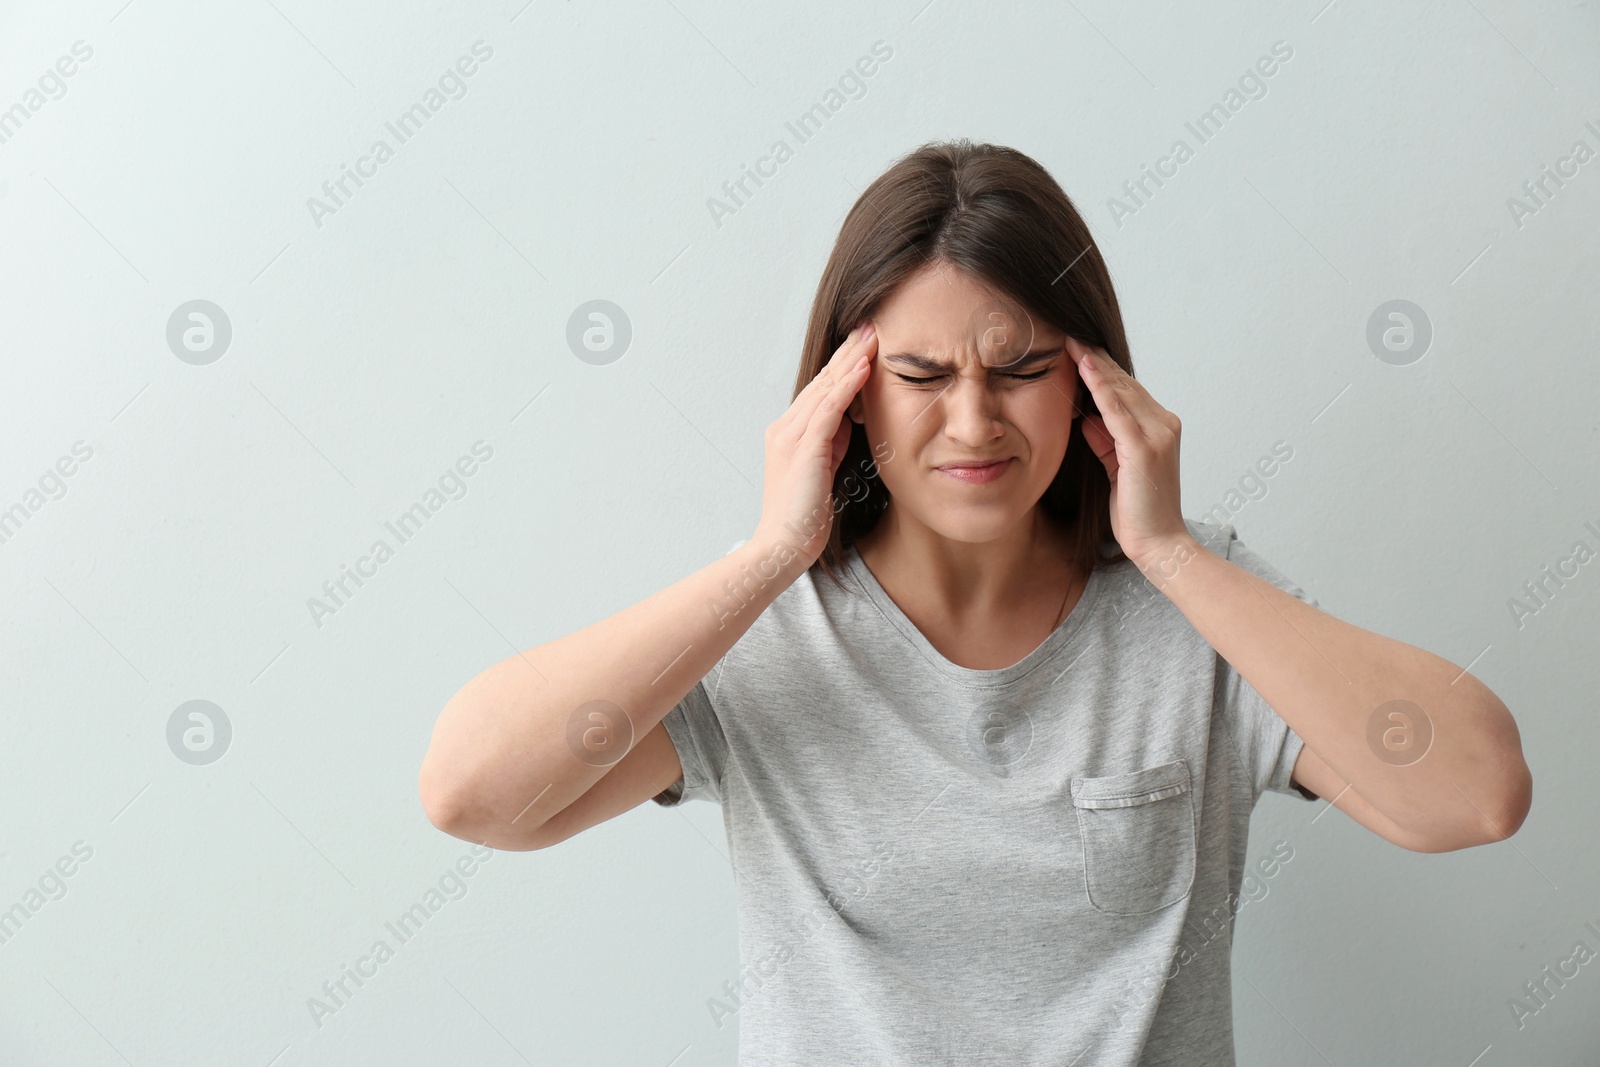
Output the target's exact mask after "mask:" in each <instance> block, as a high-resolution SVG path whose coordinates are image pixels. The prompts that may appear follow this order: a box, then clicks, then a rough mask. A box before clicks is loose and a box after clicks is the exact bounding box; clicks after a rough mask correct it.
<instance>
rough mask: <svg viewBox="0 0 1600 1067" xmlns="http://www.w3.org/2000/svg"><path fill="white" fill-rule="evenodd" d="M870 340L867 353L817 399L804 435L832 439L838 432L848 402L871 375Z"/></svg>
mask: <svg viewBox="0 0 1600 1067" xmlns="http://www.w3.org/2000/svg"><path fill="white" fill-rule="evenodd" d="M871 341H872V339H870V338H869V339H868V348H869V351H868V352H863V353H861V354H860V355H859V356H857V357H856V362H854V363H852V364H850V366H849V367H847V368H846V369H845V370H844V371H843V372H842V373H841V374H840V375H839V377H838V378H837V379H836V380H835V381H834V383H833V385H832V387H831V388H829V389H828V390H827V391H826V392H824V393H822V394H821V395H820V396H819V397H818V398H817V406H816V410H815V411H813V412H812V413H811V418H810V421H808V422H807V423H806V431H805V432H806V434H807V435H810V434H820V435H822V436H824V437H828V438H832V437H833V435H834V434H835V433H836V432H838V429H839V426H840V424H841V422H842V421H843V419H844V409H845V408H847V407H849V406H850V401H851V400H853V399H855V395H856V394H857V393H859V392H860V391H861V387H862V386H863V385H864V384H866V381H867V378H868V377H869V376H870V375H871V373H872V358H871V354H870V347H871Z"/></svg>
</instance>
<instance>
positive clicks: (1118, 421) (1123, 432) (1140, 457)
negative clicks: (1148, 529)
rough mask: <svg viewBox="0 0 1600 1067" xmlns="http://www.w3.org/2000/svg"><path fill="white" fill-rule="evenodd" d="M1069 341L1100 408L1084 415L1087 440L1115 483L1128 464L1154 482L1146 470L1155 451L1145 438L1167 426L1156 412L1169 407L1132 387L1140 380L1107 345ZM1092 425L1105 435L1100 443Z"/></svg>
mask: <svg viewBox="0 0 1600 1067" xmlns="http://www.w3.org/2000/svg"><path fill="white" fill-rule="evenodd" d="M1067 345H1068V348H1069V350H1071V351H1072V352H1073V356H1074V358H1076V359H1077V360H1078V369H1079V375H1080V377H1082V378H1083V382H1084V385H1086V386H1087V387H1088V389H1089V392H1090V394H1091V395H1093V397H1094V402H1095V407H1097V408H1099V410H1100V414H1099V416H1098V417H1096V416H1088V417H1086V418H1085V419H1084V440H1085V441H1087V442H1089V447H1090V448H1091V449H1092V450H1093V451H1094V453H1095V455H1096V456H1098V457H1099V459H1100V461H1101V462H1102V463H1104V464H1105V467H1106V474H1107V475H1108V476H1109V477H1110V478H1111V479H1112V481H1113V483H1115V480H1116V477H1117V475H1118V474H1119V473H1120V472H1121V471H1122V469H1123V468H1127V469H1128V470H1131V471H1133V472H1134V473H1135V474H1137V475H1138V476H1139V477H1141V478H1143V479H1144V480H1145V481H1146V482H1148V483H1149V484H1150V485H1152V486H1154V485H1155V484H1156V483H1155V481H1154V480H1153V479H1152V478H1151V477H1150V475H1149V474H1147V473H1146V472H1145V470H1144V468H1145V466H1147V462H1146V460H1147V457H1149V456H1151V455H1152V453H1151V449H1150V446H1149V445H1148V443H1147V440H1146V439H1147V438H1148V437H1149V436H1151V434H1152V433H1154V432H1156V426H1157V425H1158V424H1159V425H1160V426H1162V427H1163V428H1165V426H1166V424H1165V423H1164V422H1163V421H1162V420H1161V419H1160V418H1158V416H1157V415H1156V414H1155V413H1156V412H1160V413H1162V414H1165V413H1166V409H1165V408H1163V407H1161V406H1160V405H1159V404H1157V403H1156V402H1155V399H1154V398H1153V397H1151V396H1150V394H1149V393H1147V392H1145V390H1144V387H1143V386H1139V387H1138V391H1137V392H1133V391H1132V390H1131V389H1129V387H1128V386H1129V385H1138V383H1137V382H1135V381H1134V378H1133V376H1132V375H1131V374H1128V373H1127V372H1126V371H1123V370H1122V368H1120V367H1118V366H1117V365H1116V363H1115V361H1113V360H1112V359H1111V357H1110V356H1109V355H1107V354H1106V352H1105V350H1104V349H1101V348H1095V347H1094V346H1092V345H1085V344H1083V343H1082V342H1080V341H1077V340H1075V339H1073V338H1068V339H1067ZM1108 365H1109V367H1110V368H1114V369H1115V370H1116V371H1117V372H1118V373H1120V374H1121V375H1122V377H1123V378H1124V379H1126V383H1125V384H1120V385H1119V384H1118V380H1116V379H1112V378H1111V373H1110V370H1108V369H1106V368H1107V366H1108ZM1097 423H1098V425H1097ZM1147 426H1148V427H1149V429H1148V430H1147V429H1146V427H1147ZM1091 429H1092V430H1093V431H1094V433H1095V436H1097V437H1100V438H1102V439H1103V442H1104V443H1103V444H1097V443H1096V441H1095V438H1094V437H1091V436H1090V434H1089V431H1090V430H1091ZM1119 445H1121V447H1120V448H1119V447H1118V446H1119Z"/></svg>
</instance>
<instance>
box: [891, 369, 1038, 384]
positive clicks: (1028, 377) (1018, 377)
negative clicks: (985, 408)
mask: <svg viewBox="0 0 1600 1067" xmlns="http://www.w3.org/2000/svg"><path fill="white" fill-rule="evenodd" d="M1054 369H1055V368H1054V367H1052V368H1050V370H1054ZM1050 370H1041V371H1035V372H1034V373H1032V374H1002V375H1001V377H1002V378H1011V379H1013V380H1015V381H1019V382H1036V381H1038V380H1039V379H1040V378H1043V377H1044V376H1045V375H1047V374H1049V373H1050ZM892 373H893V374H894V376H895V377H896V378H899V379H900V380H901V381H903V382H911V383H912V384H913V385H927V384H928V383H929V382H936V381H938V380H939V379H941V378H943V377H944V375H942V374H935V375H934V376H933V377H931V378H914V377H912V376H911V375H909V374H901V373H900V372H899V371H894V372H892Z"/></svg>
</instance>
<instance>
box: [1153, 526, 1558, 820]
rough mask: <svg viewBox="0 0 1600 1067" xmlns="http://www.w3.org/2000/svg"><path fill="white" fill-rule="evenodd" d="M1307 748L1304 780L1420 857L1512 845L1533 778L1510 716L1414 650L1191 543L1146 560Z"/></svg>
mask: <svg viewBox="0 0 1600 1067" xmlns="http://www.w3.org/2000/svg"><path fill="white" fill-rule="evenodd" d="M1136 562H1137V563H1138V564H1139V568H1140V570H1141V571H1143V572H1144V573H1145V575H1146V577H1148V578H1149V579H1150V581H1151V584H1153V585H1155V586H1156V588H1158V589H1160V590H1161V591H1162V592H1163V593H1165V594H1166V596H1167V598H1168V599H1169V600H1171V601H1172V602H1173V603H1174V604H1176V605H1177V606H1178V608H1179V610H1181V611H1182V612H1183V613H1184V615H1185V616H1187V617H1188V619H1189V621H1190V622H1191V623H1193V624H1194V628H1195V629H1196V630H1198V631H1199V632H1200V634H1201V636H1203V637H1204V638H1205V639H1206V641H1207V642H1208V643H1209V644H1210V645H1211V647H1212V648H1214V649H1216V650H1217V652H1219V653H1220V654H1221V655H1222V657H1223V658H1224V659H1226V660H1227V661H1228V662H1229V663H1231V664H1232V665H1233V667H1234V669H1235V670H1236V671H1238V672H1239V674H1240V675H1241V676H1242V677H1243V678H1244V680H1245V681H1247V682H1249V683H1250V684H1251V685H1252V686H1253V687H1254V688H1255V690H1256V692H1258V693H1260V694H1261V696H1262V699H1264V700H1265V701H1266V702H1267V704H1268V705H1270V706H1271V708H1272V709H1273V710H1274V711H1276V712H1277V713H1278V714H1279V715H1280V716H1282V717H1283V720H1284V721H1285V722H1287V723H1288V724H1289V726H1290V728H1291V729H1293V730H1294V732H1295V733H1297V734H1299V735H1300V738H1301V740H1303V741H1304V742H1305V748H1306V750H1307V751H1309V752H1310V753H1311V754H1312V758H1306V757H1305V754H1304V753H1302V758H1301V759H1300V760H1298V761H1297V762H1296V764H1295V777H1294V780H1295V781H1298V782H1299V783H1300V784H1301V785H1304V786H1305V787H1306V788H1308V789H1310V790H1312V791H1313V792H1315V793H1316V794H1317V795H1318V796H1322V797H1326V798H1328V800H1329V801H1330V802H1332V803H1333V804H1334V806H1335V807H1339V808H1340V809H1341V810H1343V811H1345V812H1346V813H1347V814H1348V815H1350V816H1351V818H1354V819H1355V820H1356V821H1357V822H1360V823H1361V824H1362V825H1364V826H1367V827H1369V828H1370V829H1372V830H1374V831H1375V832H1377V833H1379V834H1381V835H1382V836H1383V837H1385V838H1387V839H1389V840H1391V841H1393V842H1395V843H1396V844H1398V845H1400V846H1402V847H1404V848H1408V849H1411V850H1412V851H1414V852H1448V851H1451V850H1453V849H1459V848H1468V847H1471V846H1473V845H1482V844H1488V843H1490V842H1494V841H1499V840H1502V839H1504V838H1506V837H1509V836H1511V835H1512V834H1513V833H1515V832H1516V831H1517V828H1518V827H1520V826H1521V825H1522V821H1523V819H1524V818H1526V817H1527V814H1528V808H1529V806H1530V805H1531V803H1532V798H1533V776H1532V774H1531V773H1530V772H1529V770H1528V765H1527V763H1526V762H1525V761H1524V760H1523V757H1522V741H1521V735H1520V734H1519V733H1518V730H1517V724H1516V721H1515V720H1514V719H1513V718H1512V717H1511V712H1510V711H1509V710H1508V709H1507V708H1506V706H1505V704H1504V703H1502V702H1501V700H1500V698H1498V697H1497V696H1495V695H1494V693H1493V692H1491V691H1490V690H1489V688H1488V687H1487V686H1485V685H1484V684H1483V683H1482V682H1480V681H1479V680H1478V679H1477V678H1474V677H1473V676H1472V675H1471V674H1468V673H1467V672H1466V671H1464V670H1462V669H1461V668H1460V667H1458V666H1456V665H1455V664H1453V663H1451V662H1450V661H1449V660H1446V659H1443V658H1441V657H1439V656H1436V655H1434V654H1433V653H1431V652H1428V651H1426V650H1424V649H1421V648H1417V647H1416V646H1415V645H1408V644H1406V643H1405V642H1403V641H1397V640H1395V639H1394V638H1392V637H1385V636H1384V635H1382V634H1378V633H1373V632H1372V631H1370V630H1364V629H1362V628H1361V627H1359V626H1355V625H1352V624H1351V623H1347V622H1345V621H1343V620H1342V619H1338V618H1335V617H1334V616H1332V615H1329V614H1328V613H1327V612H1324V611H1322V610H1320V609H1318V608H1315V607H1313V606H1311V605H1310V604H1307V603H1306V602H1305V601H1303V600H1300V599H1299V598H1297V597H1294V596H1291V595H1290V594H1288V593H1286V592H1284V591H1283V590H1282V589H1279V588H1278V587H1277V586H1275V585H1273V584H1272V583H1270V582H1267V581H1264V580H1262V579H1261V578H1259V577H1257V576H1256V575H1254V574H1251V573H1250V572H1249V571H1247V570H1245V569H1244V568H1243V567H1240V566H1239V565H1238V564H1236V563H1233V562H1231V561H1229V560H1226V559H1223V558H1222V557H1221V556H1219V555H1217V554H1216V553H1214V552H1212V551H1210V550H1209V549H1207V548H1205V547H1204V546H1203V545H1201V544H1200V543H1199V542H1198V541H1196V540H1195V539H1194V538H1193V537H1183V538H1175V539H1174V540H1173V541H1172V542H1171V543H1170V545H1169V546H1168V547H1167V548H1166V549H1165V550H1163V551H1161V552H1157V553H1154V554H1151V555H1147V556H1145V557H1144V558H1142V559H1140V560H1137V561H1136Z"/></svg>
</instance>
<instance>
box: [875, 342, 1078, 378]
mask: <svg viewBox="0 0 1600 1067" xmlns="http://www.w3.org/2000/svg"><path fill="white" fill-rule="evenodd" d="M1065 348H1066V345H1065V344H1059V345H1054V346H1052V347H1050V348H1041V349H1039V350H1038V351H1035V352H1029V353H1028V354H1027V355H1025V356H1019V357H1018V358H1016V359H1015V360H1012V361H1011V362H1010V363H998V364H995V365H994V366H992V367H990V368H989V369H990V370H1007V371H1011V370H1017V369H1019V368H1021V367H1029V366H1032V365H1033V364H1035V363H1038V362H1040V361H1041V360H1046V359H1049V358H1050V357H1051V356H1059V355H1060V354H1061V352H1062V350H1063V349H1065ZM881 358H882V359H884V360H891V359H892V360H894V361H895V362H896V363H904V364H906V365H907V366H911V367H916V368H917V369H919V370H925V371H939V372H943V371H950V370H954V369H955V367H954V365H953V364H950V363H942V362H940V361H939V360H936V359H932V358H930V357H928V356H924V355H920V354H918V353H916V352H894V353H891V354H890V355H887V356H883V357H881Z"/></svg>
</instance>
